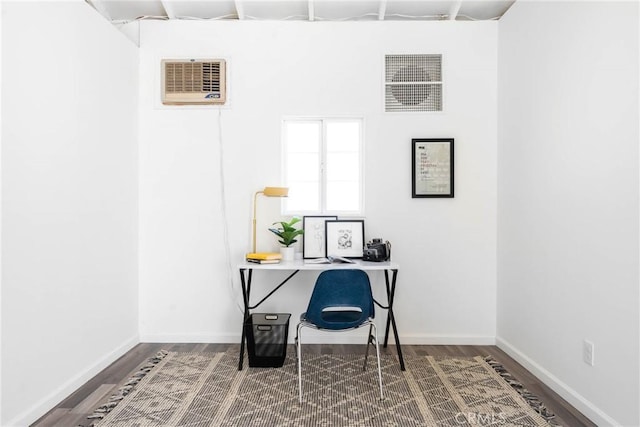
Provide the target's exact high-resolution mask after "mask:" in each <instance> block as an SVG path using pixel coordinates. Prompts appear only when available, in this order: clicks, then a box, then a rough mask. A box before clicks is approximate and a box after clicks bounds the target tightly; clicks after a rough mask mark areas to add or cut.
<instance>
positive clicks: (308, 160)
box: [287, 153, 320, 183]
mask: <svg viewBox="0 0 640 427" xmlns="http://www.w3.org/2000/svg"><path fill="white" fill-rule="evenodd" d="M287 179H288V181H294V182H295V181H313V182H315V183H318V181H319V180H320V159H319V155H318V153H291V154H289V158H288V159H287Z"/></svg>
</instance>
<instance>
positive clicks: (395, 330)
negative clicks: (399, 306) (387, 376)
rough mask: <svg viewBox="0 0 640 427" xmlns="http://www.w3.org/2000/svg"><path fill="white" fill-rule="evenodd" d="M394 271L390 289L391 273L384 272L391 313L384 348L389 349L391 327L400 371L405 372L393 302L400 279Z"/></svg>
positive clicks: (396, 271) (388, 316)
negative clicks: (390, 327)
mask: <svg viewBox="0 0 640 427" xmlns="http://www.w3.org/2000/svg"><path fill="white" fill-rule="evenodd" d="M392 271H393V278H392V279H391V287H389V272H388V271H387V270H385V271H384V279H385V283H386V286H387V298H388V301H389V313H388V314H387V326H386V329H385V333H384V347H387V344H388V340H389V326H392V327H393V338H394V339H395V341H396V350H397V351H398V360H399V361H400V369H401V370H403V371H404V370H405V367H404V357H402V348H401V346H400V338H399V337H398V327H397V326H396V317H395V315H394V314H393V300H394V298H395V295H396V279H397V277H398V270H392Z"/></svg>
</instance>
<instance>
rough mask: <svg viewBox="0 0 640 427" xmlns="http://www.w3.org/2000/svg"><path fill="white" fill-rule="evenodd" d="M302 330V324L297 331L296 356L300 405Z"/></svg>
mask: <svg viewBox="0 0 640 427" xmlns="http://www.w3.org/2000/svg"><path fill="white" fill-rule="evenodd" d="M301 329H302V324H298V328H297V330H296V355H297V359H298V401H299V402H300V403H302V344H301V342H300V341H301V340H300V338H301V334H300V331H301Z"/></svg>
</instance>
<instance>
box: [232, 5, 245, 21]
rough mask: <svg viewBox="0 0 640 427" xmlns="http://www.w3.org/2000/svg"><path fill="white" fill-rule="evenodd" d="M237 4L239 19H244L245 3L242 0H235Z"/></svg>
mask: <svg viewBox="0 0 640 427" xmlns="http://www.w3.org/2000/svg"><path fill="white" fill-rule="evenodd" d="M233 2H234V3H235V5H236V14H237V15H238V19H241V20H242V19H244V18H245V16H244V5H243V4H242V0H233Z"/></svg>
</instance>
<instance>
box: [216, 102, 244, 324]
mask: <svg viewBox="0 0 640 427" xmlns="http://www.w3.org/2000/svg"><path fill="white" fill-rule="evenodd" d="M218 158H219V162H220V165H219V166H220V167H219V168H218V170H219V171H220V213H221V215H222V239H223V242H224V252H225V260H226V264H227V275H228V277H229V285H230V287H229V290H230V291H231V297H232V299H233V301H234V302H235V304H236V307H238V310H240V313H243V314H244V309H243V307H244V305H243V304H240V301H239V300H238V297H239V294H238V293H236V292H235V290H234V281H233V266H232V264H231V243H230V241H229V223H228V219H227V197H226V191H225V188H226V183H225V179H224V177H225V173H224V143H223V140H222V108H218Z"/></svg>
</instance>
